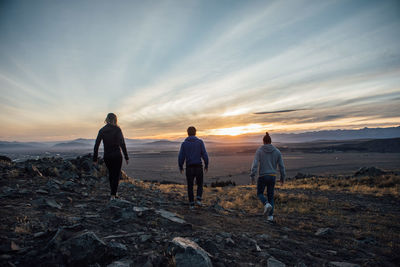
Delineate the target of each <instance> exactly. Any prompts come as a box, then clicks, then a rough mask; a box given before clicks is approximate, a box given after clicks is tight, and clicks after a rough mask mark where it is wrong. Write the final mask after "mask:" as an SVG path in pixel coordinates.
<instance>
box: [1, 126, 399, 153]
mask: <svg viewBox="0 0 400 267" xmlns="http://www.w3.org/2000/svg"><path fill="white" fill-rule="evenodd" d="M398 137H400V126H398V127H390V128H364V129H360V130H329V131H314V132H304V133H276V134H271V138H272V140H273V142H281V143H303V142H314V141H321V140H331V141H345V140H360V139H364V140H365V139H388V138H398ZM204 140H205V142H206V144H209V145H211V144H213V143H214V144H217V143H220V142H221V143H230V142H237V143H238V142H258V143H260V142H261V140H262V135H246V136H239V137H231V136H208V137H204ZM94 142H95V139H84V138H78V139H75V140H71V141H62V142H7V141H0V151H5V152H9V151H14V150H16V151H25V150H72V149H85V150H87V149H90V148H93V146H94ZM180 142H181V141H180V140H175V141H170V140H159V139H158V140H157V139H129V138H126V139H125V143H126V145H127V147H128V148H129V147H135V146H136V147H137V146H142V147H143V146H171V147H172V146H178V145H179V144H180Z"/></svg>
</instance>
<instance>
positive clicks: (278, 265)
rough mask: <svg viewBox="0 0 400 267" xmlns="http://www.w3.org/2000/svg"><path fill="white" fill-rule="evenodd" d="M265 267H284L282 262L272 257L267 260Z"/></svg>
mask: <svg viewBox="0 0 400 267" xmlns="http://www.w3.org/2000/svg"><path fill="white" fill-rule="evenodd" d="M267 266H268V267H285V266H286V265H285V264H284V263H283V262H280V261H278V260H277V259H275V258H274V257H270V258H269V259H268V260H267Z"/></svg>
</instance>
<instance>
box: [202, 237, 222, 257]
mask: <svg viewBox="0 0 400 267" xmlns="http://www.w3.org/2000/svg"><path fill="white" fill-rule="evenodd" d="M203 247H204V249H205V250H206V251H207V252H209V253H211V254H213V255H215V254H216V253H218V252H219V249H218V247H217V245H215V242H214V241H212V240H207V241H205V243H204V245H203Z"/></svg>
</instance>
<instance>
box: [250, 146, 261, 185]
mask: <svg viewBox="0 0 400 267" xmlns="http://www.w3.org/2000/svg"><path fill="white" fill-rule="evenodd" d="M258 163H259V159H258V150H257V151H256V155H255V156H254V160H253V164H252V165H251V172H250V177H251V182H252V183H253V182H254V179H255V177H256V175H257V171H258Z"/></svg>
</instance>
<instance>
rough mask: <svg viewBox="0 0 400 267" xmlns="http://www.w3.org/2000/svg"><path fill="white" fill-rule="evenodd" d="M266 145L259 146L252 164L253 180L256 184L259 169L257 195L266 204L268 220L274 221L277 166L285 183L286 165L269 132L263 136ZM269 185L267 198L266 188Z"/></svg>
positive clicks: (265, 210) (265, 209) (282, 181)
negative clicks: (265, 194) (272, 142)
mask: <svg viewBox="0 0 400 267" xmlns="http://www.w3.org/2000/svg"><path fill="white" fill-rule="evenodd" d="M263 142H264V145H263V146H261V147H259V148H258V149H257V152H256V156H255V157H254V161H253V165H252V166H251V174H250V176H251V182H252V183H253V184H254V180H255V176H256V174H257V171H258V172H259V177H258V181H257V196H258V198H259V199H260V200H261V203H262V204H263V205H264V214H267V215H268V221H273V220H274V217H273V214H274V188H275V181H276V175H277V166H279V171H280V174H281V184H282V185H283V183H284V181H285V177H286V173H285V166H284V165H283V160H282V154H281V152H280V151H279V150H278V149H277V148H276V147H274V146H273V145H272V144H271V137H270V136H269V134H268V132H266V133H265V136H264V138H263ZM265 187H267V198H265V196H264V190H265Z"/></svg>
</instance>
